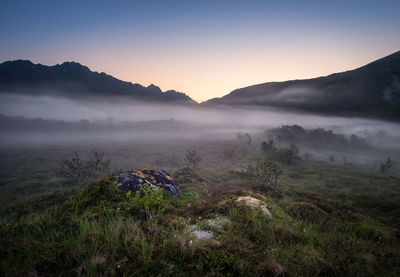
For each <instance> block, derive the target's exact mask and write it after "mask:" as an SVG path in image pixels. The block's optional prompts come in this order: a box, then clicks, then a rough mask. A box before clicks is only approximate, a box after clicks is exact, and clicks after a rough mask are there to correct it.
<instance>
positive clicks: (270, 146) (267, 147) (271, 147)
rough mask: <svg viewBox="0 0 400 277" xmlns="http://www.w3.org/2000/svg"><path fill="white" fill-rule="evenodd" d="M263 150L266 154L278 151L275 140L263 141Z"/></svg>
mask: <svg viewBox="0 0 400 277" xmlns="http://www.w3.org/2000/svg"><path fill="white" fill-rule="evenodd" d="M261 151H262V152H263V153H264V154H271V153H273V152H274V151H276V147H275V142H274V140H273V139H270V140H268V142H266V141H263V142H262V143H261Z"/></svg>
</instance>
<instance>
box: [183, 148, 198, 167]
mask: <svg viewBox="0 0 400 277" xmlns="http://www.w3.org/2000/svg"><path fill="white" fill-rule="evenodd" d="M185 161H186V162H187V163H188V164H189V166H190V167H192V168H196V167H197V166H198V165H199V163H200V162H201V157H200V156H199V154H197V151H196V150H187V151H186V156H185Z"/></svg>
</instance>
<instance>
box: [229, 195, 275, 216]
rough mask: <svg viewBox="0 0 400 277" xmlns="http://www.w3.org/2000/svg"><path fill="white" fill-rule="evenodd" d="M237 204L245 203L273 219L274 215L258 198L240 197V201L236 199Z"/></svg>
mask: <svg viewBox="0 0 400 277" xmlns="http://www.w3.org/2000/svg"><path fill="white" fill-rule="evenodd" d="M236 202H239V203H244V204H245V205H247V206H249V207H250V208H252V209H261V211H262V212H263V214H264V215H266V216H268V217H272V214H271V212H270V211H269V210H268V208H267V206H266V204H265V203H264V202H263V201H261V200H258V199H257V198H254V197H251V196H240V197H238V199H236Z"/></svg>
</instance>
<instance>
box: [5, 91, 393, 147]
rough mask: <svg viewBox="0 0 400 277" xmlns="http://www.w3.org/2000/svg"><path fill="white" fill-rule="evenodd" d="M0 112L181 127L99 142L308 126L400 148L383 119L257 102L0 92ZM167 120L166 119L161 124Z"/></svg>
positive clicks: (10, 137)
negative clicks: (258, 105) (189, 102)
mask: <svg viewBox="0 0 400 277" xmlns="http://www.w3.org/2000/svg"><path fill="white" fill-rule="evenodd" d="M0 113H1V114H3V115H6V116H23V117H26V118H42V119H51V120H54V119H56V120H63V121H67V122H69V121H80V120H82V119H86V120H88V121H89V122H104V123H107V124H114V125H118V124H121V122H140V121H159V120H170V119H173V121H174V122H176V124H175V125H176V126H177V128H170V129H168V128H167V129H165V128H164V129H163V128H162V126H160V125H157V124H154V125H152V126H153V128H143V127H141V128H140V129H138V130H124V129H123V125H121V126H122V127H121V129H120V130H119V131H118V132H114V131H113V132H110V131H109V130H105V131H104V132H103V133H98V132H97V133H96V134H95V137H96V139H97V140H103V141H110V140H116V141H123V140H157V139H158V140H163V139H176V138H181V139H229V138H234V137H235V136H236V134H237V133H238V132H248V133H250V134H255V133H262V132H263V131H265V130H266V129H270V128H275V127H279V126H281V125H293V124H297V125H301V126H303V127H304V128H319V127H322V128H326V129H331V130H333V131H334V132H337V133H343V134H346V135H350V134H356V135H359V136H361V137H363V138H366V139H367V140H368V141H369V142H370V143H372V144H373V145H375V146H379V147H386V148H398V147H399V144H398V141H400V126H399V124H396V123H390V122H384V121H379V120H370V119H361V118H344V117H328V116H318V115H311V114H305V113H294V112H286V111H282V110H278V109H274V108H271V107H268V108H255V107H252V106H242V107H227V106H218V107H216V106H214V107H207V106H199V105H197V106H182V105H171V104H166V103H158V104H149V103H144V102H140V101H132V100H128V99H121V98H119V99H114V100H113V101H110V102H105V101H101V100H98V99H86V100H85V101H74V100H71V99H67V98H60V97H51V96H27V95H11V94H2V95H0ZM160 124H162V122H161V123H160ZM92 139H93V136H92V135H91V134H90V133H87V132H86V133H85V132H83V133H80V134H72V133H68V132H58V133H55V134H43V133H41V132H36V133H31V134H29V135H26V134H25V135H23V136H18V135H17V134H8V133H5V132H2V134H1V138H0V144H9V143H27V142H31V143H33V144H36V143H44V142H51V141H58V142H60V143H65V142H70V141H74V140H77V141H91V140H92Z"/></svg>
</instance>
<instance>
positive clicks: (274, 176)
mask: <svg viewBox="0 0 400 277" xmlns="http://www.w3.org/2000/svg"><path fill="white" fill-rule="evenodd" d="M281 173H282V170H281V169H280V167H279V165H278V164H277V163H276V162H274V161H273V160H271V159H270V158H268V157H265V158H264V159H259V160H257V161H256V162H255V163H254V164H250V165H249V166H248V168H247V169H246V171H244V172H241V174H242V175H243V176H245V177H248V178H251V179H254V180H256V181H257V182H260V183H262V184H265V185H267V186H270V187H274V186H276V185H277V184H278V178H279V176H280V175H281Z"/></svg>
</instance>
